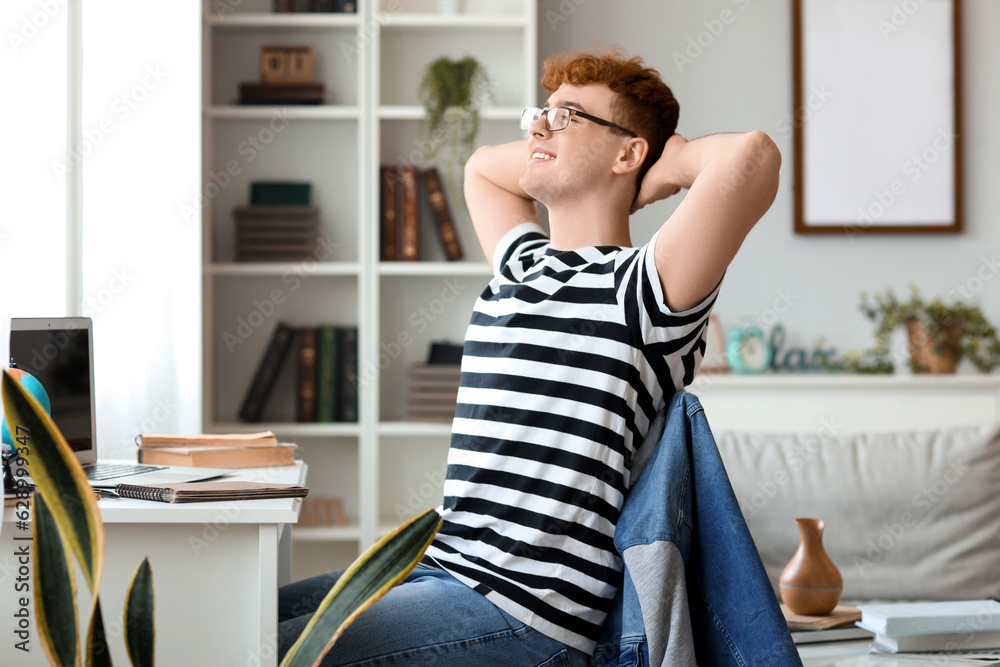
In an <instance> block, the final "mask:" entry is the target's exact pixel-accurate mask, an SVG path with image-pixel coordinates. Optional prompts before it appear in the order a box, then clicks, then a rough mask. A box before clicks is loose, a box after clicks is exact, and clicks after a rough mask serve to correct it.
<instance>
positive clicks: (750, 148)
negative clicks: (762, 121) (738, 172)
mask: <svg viewBox="0 0 1000 667" xmlns="http://www.w3.org/2000/svg"><path fill="white" fill-rule="evenodd" d="M742 159H743V160H744V166H743V168H742V171H744V172H745V173H746V174H747V175H752V174H753V173H755V172H756V173H759V175H760V177H761V180H762V181H763V182H765V183H766V182H773V184H774V186H775V187H777V184H778V171H779V170H780V169H781V151H779V150H778V146H777V145H776V144H775V143H774V141H773V140H772V139H771V137H769V136H767V133H765V132H762V131H760V130H754V131H753V132H748V133H747V135H746V136H745V138H744V145H743V151H742Z"/></svg>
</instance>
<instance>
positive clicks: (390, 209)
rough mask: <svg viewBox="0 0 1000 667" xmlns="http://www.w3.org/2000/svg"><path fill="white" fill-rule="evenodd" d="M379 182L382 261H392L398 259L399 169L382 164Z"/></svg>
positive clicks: (399, 215) (400, 199)
mask: <svg viewBox="0 0 1000 667" xmlns="http://www.w3.org/2000/svg"><path fill="white" fill-rule="evenodd" d="M379 174H380V176H381V179H380V182H381V186H380V188H381V189H380V194H381V198H380V200H379V201H380V209H381V214H382V215H381V226H382V254H381V257H382V261H383V262H394V261H396V260H397V259H399V256H400V251H399V220H400V218H401V217H402V215H401V213H400V211H399V208H400V207H399V203H400V202H401V201H402V198H401V197H399V195H398V193H397V190H398V189H399V187H400V182H399V170H398V169H397V168H396V167H394V166H388V165H383V166H382V167H381V168H380V169H379Z"/></svg>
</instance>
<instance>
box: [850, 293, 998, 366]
mask: <svg viewBox="0 0 1000 667" xmlns="http://www.w3.org/2000/svg"><path fill="white" fill-rule="evenodd" d="M859 308H860V310H861V312H862V313H864V314H865V316H866V317H867V318H868V319H869V320H871V321H872V322H874V323H875V347H874V348H873V350H872V352H873V353H874V354H875V355H876V356H877V357H880V358H883V359H887V358H888V356H889V336H890V335H891V334H892V332H893V331H895V330H896V329H897V328H899V327H905V328H906V332H907V336H908V339H909V350H910V367H911V368H912V370H913V372H914V373H954V372H955V369H956V367H957V366H958V364H959V362H961V361H962V359H969V360H970V361H971V362H972V363H973V364H974V365H975V366H976V368H978V369H979V370H980V371H982V372H984V373H989V372H990V371H992V370H993V369H994V368H996V367H997V366H1000V339H998V337H997V330H996V328H995V327H994V326H993V325H992V324H990V323H989V322H988V321H987V320H986V317H985V316H984V315H983V313H982V311H981V310H980V309H979V307H978V306H973V305H970V304H968V303H965V302H963V301H953V302H951V303H945V302H944V301H943V300H941V299H934V300H932V301H929V302H928V301H925V300H924V299H923V298H922V297H921V296H920V291H919V290H918V289H917V287H916V286H915V285H914V286H911V287H910V296H909V299H905V300H904V299H900V298H899V297H898V296H897V295H896V293H895V292H894V291H893V290H892V289H891V288H890V289H886V290H885V291H884V292H882V293H880V294H874V295H872V296H871V297H869V295H868V294H867V293H862V294H861V305H860V306H859Z"/></svg>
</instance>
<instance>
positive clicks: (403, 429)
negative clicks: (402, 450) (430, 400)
mask: <svg viewBox="0 0 1000 667" xmlns="http://www.w3.org/2000/svg"><path fill="white" fill-rule="evenodd" d="M378 434H379V435H397V436H407V437H421V436H440V435H445V436H450V435H451V422H447V423H446V422H441V423H436V422H435V423H431V422H381V423H380V424H379V425H378Z"/></svg>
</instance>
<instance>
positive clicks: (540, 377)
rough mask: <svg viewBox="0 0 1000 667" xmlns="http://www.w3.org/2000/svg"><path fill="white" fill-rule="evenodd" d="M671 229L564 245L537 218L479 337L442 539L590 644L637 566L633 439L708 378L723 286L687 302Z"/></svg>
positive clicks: (518, 244)
mask: <svg viewBox="0 0 1000 667" xmlns="http://www.w3.org/2000/svg"><path fill="white" fill-rule="evenodd" d="M655 242H656V236H655V235H654V237H653V239H652V240H651V241H650V242H649V244H647V245H645V246H643V247H641V248H621V247H617V246H596V247H586V248H580V249H577V250H570V251H558V250H554V249H552V248H551V247H549V242H548V239H547V238H546V237H545V235H544V234H543V231H542V229H541V227H539V226H538V225H537V224H534V223H526V224H523V225H520V226H518V227H517V228H515V229H513V230H511V231H510V232H509V233H508V234H507V235H506V236H504V238H503V239H502V240H501V241H500V243H499V244H498V246H497V249H496V254H495V257H494V263H493V266H494V267H496V272H497V273H496V275H495V276H494V277H493V279H492V280H491V281H490V283H489V285H488V286H487V287H486V289H485V290H484V291H483V293H482V294H481V295H480V297H479V299H478V300H477V302H476V306H475V309H474V311H473V314H472V320H471V323H470V324H469V329H468V332H467V334H466V338H465V352H464V354H463V356H462V380H461V387H460V389H459V392H458V406H457V409H456V413H455V420H454V423H453V426H452V438H451V448H450V450H449V452H448V471H447V477H446V480H445V484H444V503H443V505H442V507H441V508H440V511H441V513H442V516H443V518H444V524H443V526H442V528H441V530H440V532H439V533H438V535H437V537H436V538H435V540H434V542H433V544H432V545H431V546H430V548H429V549H428V550H427V555H429V556H430V557H431V558H433V560H434V561H436V562H437V564H439V565H440V566H441V567H443V568H444V569H445V570H447V571H448V572H450V573H451V574H452V575H454V576H455V577H456V578H457V579H458V580H460V581H462V582H464V583H465V584H467V585H469V586H471V587H473V588H474V589H475V590H477V591H479V592H481V593H483V594H484V595H485V596H486V597H487V598H488V599H490V600H491V601H492V602H493V603H494V604H496V605H497V606H498V607H499V608H501V609H503V610H504V611H506V612H507V613H509V614H511V615H512V616H514V617H515V618H517V619H518V620H520V621H522V622H523V623H525V624H527V625H529V626H531V627H533V628H535V629H536V630H538V631H539V632H541V633H543V634H545V635H547V636H550V637H552V638H554V639H557V640H559V641H561V642H563V643H564V644H567V645H569V646H572V647H574V648H577V649H580V650H582V651H584V652H586V653H588V654H592V653H593V650H594V646H595V643H596V640H597V638H598V637H599V635H600V630H601V624H602V623H603V621H604V618H605V617H606V616H607V613H608V610H609V607H610V603H611V599H612V598H613V597H614V594H615V591H616V589H617V586H618V585H619V583H620V580H621V571H622V563H621V558H620V556H619V555H618V552H617V551H616V550H615V546H614V533H615V524H616V522H617V520H618V516H619V514H620V512H621V508H622V503H623V502H624V499H625V494H626V490H627V489H628V488H629V486H630V485H631V480H630V470H631V463H632V455H633V454H634V452H635V450H636V448H638V447H639V445H640V444H642V440H643V438H644V436H645V434H646V431H647V430H648V428H649V424H650V423H651V422H652V420H653V417H654V416H655V415H656V412H657V411H658V410H659V409H660V408H662V407H663V405H664V403H665V401H666V400H667V399H668V398H669V397H670V396H671V395H672V394H673V393H674V391H676V390H677V389H680V388H682V387H683V386H685V385H687V384H689V383H690V382H691V380H692V379H694V375H695V372H696V371H697V368H698V365H699V363H700V362H701V358H702V356H703V355H704V352H705V332H706V329H707V322H708V316H709V312H710V311H711V309H712V305H713V304H714V303H715V298H716V295H717V293H718V289H719V288H718V287H716V289H715V290H714V291H713V292H712V294H710V295H709V296H708V297H707V298H706V299H705V300H704V301H703V302H702V303H701V304H699V305H697V306H695V307H694V308H690V309H688V310H686V311H683V312H678V313H673V312H671V311H670V310H669V309H668V308H667V307H666V305H665V304H664V299H663V296H662V291H661V288H660V281H659V278H658V276H657V272H656V266H655V264H654V261H653V252H652V248H653V247H654V246H655ZM661 382H663V383H665V384H666V385H667V386H665V387H664V386H662V385H661Z"/></svg>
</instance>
